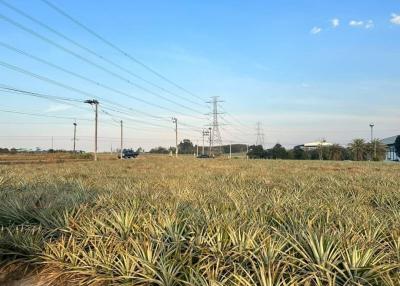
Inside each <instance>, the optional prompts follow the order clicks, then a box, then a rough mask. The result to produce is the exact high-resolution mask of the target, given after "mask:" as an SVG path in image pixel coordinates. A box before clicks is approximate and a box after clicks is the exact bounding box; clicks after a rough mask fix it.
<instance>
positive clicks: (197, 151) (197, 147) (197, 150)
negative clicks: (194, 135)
mask: <svg viewBox="0 0 400 286" xmlns="http://www.w3.org/2000/svg"><path fill="white" fill-rule="evenodd" d="M196 156H197V157H198V156H199V140H197V144H196Z"/></svg>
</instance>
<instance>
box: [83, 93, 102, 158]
mask: <svg viewBox="0 0 400 286" xmlns="http://www.w3.org/2000/svg"><path fill="white" fill-rule="evenodd" d="M85 103H88V104H90V105H92V106H93V105H94V107H95V123H94V160H95V161H97V126H98V119H99V102H98V101H97V100H96V99H90V100H85Z"/></svg>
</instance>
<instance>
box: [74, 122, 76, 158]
mask: <svg viewBox="0 0 400 286" xmlns="http://www.w3.org/2000/svg"><path fill="white" fill-rule="evenodd" d="M76 125H77V124H76V122H74V153H75V152H76Z"/></svg>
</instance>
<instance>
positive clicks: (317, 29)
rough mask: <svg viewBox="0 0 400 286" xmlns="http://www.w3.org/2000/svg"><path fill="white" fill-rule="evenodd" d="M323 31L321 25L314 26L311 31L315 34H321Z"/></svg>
mask: <svg viewBox="0 0 400 286" xmlns="http://www.w3.org/2000/svg"><path fill="white" fill-rule="evenodd" d="M321 32H322V29H321V28H320V27H314V28H312V29H311V31H310V33H311V34H313V35H317V34H319V33H321Z"/></svg>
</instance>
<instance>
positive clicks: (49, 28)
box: [0, 0, 202, 106]
mask: <svg viewBox="0 0 400 286" xmlns="http://www.w3.org/2000/svg"><path fill="white" fill-rule="evenodd" d="M0 3H2V4H3V5H5V6H7V7H8V8H9V9H11V10H13V11H14V12H16V13H18V14H19V15H22V16H24V17H25V18H27V19H29V20H31V21H32V22H34V23H36V24H38V25H39V26H41V27H43V28H45V29H46V30H48V31H50V32H52V33H54V34H56V35H57V36H59V37H61V38H62V39H64V40H66V41H68V42H70V43H72V44H73V45H75V46H77V47H79V48H80V49H82V50H84V51H86V52H88V53H89V54H91V55H93V56H95V57H97V58H99V59H101V60H103V61H105V62H106V63H108V64H110V65H112V66H114V67H116V68H118V69H120V70H122V71H124V72H126V73H129V74H130V75H132V76H134V77H135V78H137V79H140V80H142V81H144V82H145V83H147V84H149V85H151V86H153V87H156V88H158V89H160V90H162V91H164V92H166V93H169V94H170V95H173V96H175V97H178V98H180V99H182V100H186V101H188V102H190V103H192V104H195V105H198V106H202V105H201V104H199V103H198V102H195V101H192V100H190V99H187V98H186V97H184V96H181V95H179V94H176V93H174V92H172V91H170V90H168V89H166V88H164V87H162V86H160V85H158V84H155V83H153V82H151V81H149V80H147V79H145V78H143V77H141V76H139V75H137V74H135V73H133V72H132V71H131V70H129V69H127V68H125V67H123V66H121V65H119V64H117V63H115V62H113V61H112V60H109V59H108V58H106V57H104V56H102V55H100V54H98V53H97V52H95V51H93V50H92V49H90V48H88V47H86V46H84V45H82V44H80V43H78V42H77V41H75V40H73V39H71V38H69V37H67V36H65V35H64V34H62V33H61V32H59V31H57V30H55V29H54V28H52V27H50V26H49V25H47V24H45V23H43V22H41V21H39V20H37V19H36V18H34V17H32V16H31V15H29V14H27V13H25V12H23V11H22V10H20V9H18V8H16V7H15V6H13V5H11V4H9V3H7V2H6V1H4V0H0Z"/></svg>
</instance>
